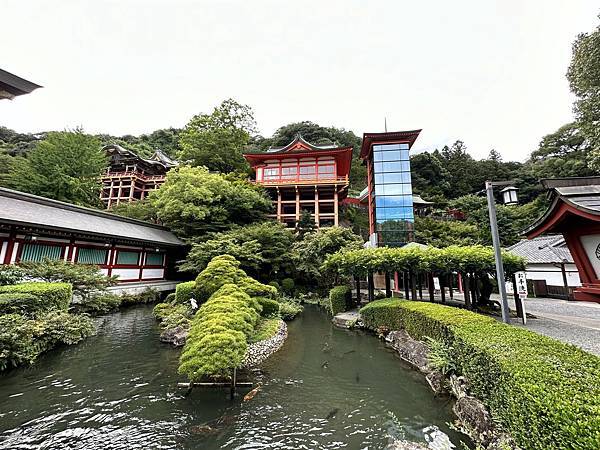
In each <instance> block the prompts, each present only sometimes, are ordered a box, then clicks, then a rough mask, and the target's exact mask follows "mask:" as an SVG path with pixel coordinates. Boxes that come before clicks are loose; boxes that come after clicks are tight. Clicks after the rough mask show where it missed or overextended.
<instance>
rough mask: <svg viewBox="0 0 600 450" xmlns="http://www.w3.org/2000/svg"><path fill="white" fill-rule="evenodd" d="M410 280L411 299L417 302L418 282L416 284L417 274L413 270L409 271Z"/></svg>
mask: <svg viewBox="0 0 600 450" xmlns="http://www.w3.org/2000/svg"><path fill="white" fill-rule="evenodd" d="M409 279H410V299H411V300H416V299H417V282H416V277H415V273H414V272H413V271H412V270H411V271H409Z"/></svg>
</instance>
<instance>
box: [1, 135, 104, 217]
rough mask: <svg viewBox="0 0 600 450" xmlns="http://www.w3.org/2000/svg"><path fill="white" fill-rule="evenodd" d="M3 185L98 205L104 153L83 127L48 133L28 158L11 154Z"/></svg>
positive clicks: (84, 203) (88, 204)
mask: <svg viewBox="0 0 600 450" xmlns="http://www.w3.org/2000/svg"><path fill="white" fill-rule="evenodd" d="M9 162H10V170H9V173H8V174H7V175H6V176H5V177H4V184H5V185H6V186H8V187H10V188H13V189H16V190H19V191H23V192H28V193H30V194H35V195H41V196H43V197H49V198H53V199H55V200H61V201H65V202H70V203H75V204H77V205H84V206H99V203H100V199H99V195H100V189H101V187H102V186H101V184H100V183H99V182H98V179H99V177H100V174H101V173H102V172H103V171H104V170H105V168H106V164H107V156H106V154H105V153H104V151H103V150H102V148H101V145H100V141H99V140H98V139H96V138H95V137H94V136H90V135H87V134H85V133H83V131H82V130H80V129H77V130H74V131H59V132H51V133H48V135H47V136H46V138H45V139H44V140H42V141H39V142H38V143H37V144H36V146H35V148H34V149H33V150H32V151H31V152H29V153H28V154H27V157H26V158H24V157H14V158H12V159H11V160H10V161H9Z"/></svg>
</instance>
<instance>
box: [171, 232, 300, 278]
mask: <svg viewBox="0 0 600 450" xmlns="http://www.w3.org/2000/svg"><path fill="white" fill-rule="evenodd" d="M294 239H295V238H294V234H293V232H292V231H291V230H290V229H288V228H286V227H285V225H282V224H280V223H277V222H259V223H255V224H250V225H246V226H243V227H239V226H236V227H233V228H232V229H231V230H228V231H223V232H220V233H211V234H209V235H208V236H207V238H206V239H205V240H203V241H201V242H197V243H194V244H192V246H191V249H190V252H189V253H188V255H187V258H186V260H185V262H184V263H183V264H182V265H181V270H183V271H190V272H200V271H201V270H203V269H204V268H205V267H206V265H207V264H208V262H209V261H210V260H211V259H212V258H214V257H215V256H218V255H224V254H227V255H231V256H233V257H235V259H237V260H238V261H239V262H240V268H242V269H243V270H244V271H245V272H246V273H248V274H249V275H250V276H252V277H253V278H256V279H258V280H263V281H267V280H272V279H274V278H279V276H280V275H281V274H287V273H290V271H291V269H292V263H291V261H290V259H289V250H290V247H291V246H292V243H293V242H294Z"/></svg>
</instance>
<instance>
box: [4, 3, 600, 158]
mask: <svg viewBox="0 0 600 450" xmlns="http://www.w3.org/2000/svg"><path fill="white" fill-rule="evenodd" d="M598 13H600V5H599V4H598V2H597V0H589V1H588V0H527V1H523V0H499V1H491V0H472V1H460V0H454V1H447V0H440V1H416V2H415V1H410V2H409V1H401V0H390V1H383V0H382V1H379V0H370V1H367V0H362V1H361V0H345V1H342V0H336V1H334V0H327V1H324V0H319V1H300V0H296V1H293V2H292V1H289V0H288V1H282V0H274V1H267V0H265V1H262V0H239V1H233V0H232V1H226V0H221V1H200V0H196V1H176V0H171V1H167V0H164V1H156V0H154V1H151V0H143V1H137V0H135V1H134V0H116V1H105V0H94V1H83V0H60V1H29V0H0V15H1V16H2V24H1V25H0V43H1V44H0V48H1V49H2V52H1V57H0V67H1V68H3V69H5V70H8V71H9V72H12V73H14V74H16V75H19V76H22V77H24V78H26V79H29V80H30V81H33V82H36V83H38V84H41V85H43V86H44V88H43V89H39V90H37V91H34V92H33V93H32V94H30V95H27V96H22V97H18V98H17V99H15V100H13V101H1V102H0V125H4V126H7V127H9V128H13V129H15V130H17V131H20V132H31V131H42V130H60V129H64V128H72V127H75V126H78V125H81V126H83V127H84V129H85V130H86V131H88V132H93V133H96V132H105V133H110V134H113V135H122V134H140V133H146V132H151V131H153V130H155V129H157V128H165V127H170V126H173V127H182V126H184V125H185V124H186V122H187V121H188V120H189V119H190V118H191V117H192V116H193V115H194V114H196V113H199V112H209V111H210V110H212V108H213V107H214V106H216V105H217V104H219V103H220V102H221V101H222V100H223V99H225V98H229V97H232V98H235V99H236V100H238V101H239V102H242V103H246V104H248V105H250V106H252V108H253V109H254V112H255V116H256V119H257V121H258V125H259V129H260V131H261V134H263V135H264V136H270V135H271V134H272V132H273V131H274V130H275V129H277V128H278V127H279V126H281V125H284V124H287V123H290V122H295V121H300V120H312V121H314V122H317V123H319V124H321V125H327V126H329V125H334V126H337V127H343V128H346V129H350V130H353V131H354V132H355V133H356V134H358V135H362V133H363V132H378V131H383V128H384V117H387V123H388V130H389V131H397V130H408V129H415V128H422V129H423V133H422V134H421V137H420V138H419V140H418V141H417V144H416V147H415V148H416V149H417V150H423V149H435V148H436V147H441V146H442V145H444V144H445V143H452V142H454V141H455V140H456V139H462V140H463V141H465V143H466V144H467V147H468V149H469V151H470V152H471V154H473V155H474V156H476V157H485V156H486V155H487V154H488V152H489V150H490V149H492V148H495V149H496V150H498V151H499V152H500V153H501V154H502V155H503V157H504V158H505V160H524V159H525V158H526V156H527V154H528V153H529V152H530V151H532V150H534V149H535V148H536V146H537V143H538V142H539V140H540V138H541V137H542V136H543V135H545V134H547V133H550V132H552V131H554V130H555V129H556V128H558V127H559V126H561V125H563V124H564V123H567V122H568V121H570V120H571V119H572V112H571V107H572V102H573V97H572V95H571V94H570V93H569V88H568V83H567V81H566V79H565V72H566V70H567V67H568V64H569V60H570V56H571V43H572V41H573V40H574V38H575V37H576V35H577V34H578V33H580V32H584V31H591V30H592V29H593V28H594V27H595V26H596V25H597V23H598V19H597V15H598Z"/></svg>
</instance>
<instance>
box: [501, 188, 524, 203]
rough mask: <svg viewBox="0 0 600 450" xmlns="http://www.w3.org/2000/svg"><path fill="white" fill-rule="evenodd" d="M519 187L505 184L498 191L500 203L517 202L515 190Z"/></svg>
mask: <svg viewBox="0 0 600 450" xmlns="http://www.w3.org/2000/svg"><path fill="white" fill-rule="evenodd" d="M518 190H519V189H518V188H516V187H514V186H507V187H505V188H504V189H502V190H501V191H500V193H501V194H502V203H503V204H505V205H516V204H517V203H519V200H518V197H517V191H518Z"/></svg>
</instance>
